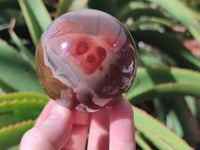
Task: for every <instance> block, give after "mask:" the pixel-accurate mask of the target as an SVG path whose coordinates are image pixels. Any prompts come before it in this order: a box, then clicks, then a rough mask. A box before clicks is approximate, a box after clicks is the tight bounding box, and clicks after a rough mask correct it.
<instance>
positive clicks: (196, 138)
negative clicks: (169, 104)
mask: <svg viewBox="0 0 200 150" xmlns="http://www.w3.org/2000/svg"><path fill="white" fill-rule="evenodd" d="M173 110H174V112H175V113H176V115H177V117H178V118H179V120H180V122H181V126H182V129H183V132H184V138H185V139H186V140H187V141H188V143H189V144H190V145H192V146H193V147H197V146H198V145H197V143H199V142H200V128H199V125H198V122H197V120H196V118H195V117H194V116H193V115H192V112H191V111H190V109H189V108H188V106H187V104H186V103H185V101H184V100H182V99H176V100H175V101H174V102H173Z"/></svg>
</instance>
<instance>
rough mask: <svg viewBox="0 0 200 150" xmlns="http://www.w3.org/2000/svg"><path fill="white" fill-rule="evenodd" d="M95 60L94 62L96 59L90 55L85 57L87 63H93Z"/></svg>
mask: <svg viewBox="0 0 200 150" xmlns="http://www.w3.org/2000/svg"><path fill="white" fill-rule="evenodd" d="M95 60H96V58H95V56H94V55H92V54H90V55H88V56H87V61H88V62H89V63H93V62H95Z"/></svg>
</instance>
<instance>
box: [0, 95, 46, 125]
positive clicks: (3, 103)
mask: <svg viewBox="0 0 200 150" xmlns="http://www.w3.org/2000/svg"><path fill="white" fill-rule="evenodd" d="M48 100H49V98H48V97H47V96H46V95H43V94H36V93H22V92H17V93H11V94H7V95H1V96H0V114H1V117H0V128H2V127H4V126H8V125H10V124H15V123H17V122H20V121H24V120H29V119H36V118H37V116H38V115H39V113H40V112H41V110H42V109H43V107H44V106H45V105H46V103H47V102H48Z"/></svg>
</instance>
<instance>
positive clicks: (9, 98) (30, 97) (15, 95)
mask: <svg viewBox="0 0 200 150" xmlns="http://www.w3.org/2000/svg"><path fill="white" fill-rule="evenodd" d="M16 99H17V100H19V101H21V100H24V99H27V100H33V99H35V100H38V101H39V100H41V99H42V100H44V101H48V100H49V97H48V96H47V95H44V94H39V93H30V92H15V93H9V94H6V95H0V103H1V102H3V101H5V100H6V101H12V100H16Z"/></svg>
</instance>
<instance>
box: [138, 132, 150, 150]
mask: <svg viewBox="0 0 200 150" xmlns="http://www.w3.org/2000/svg"><path fill="white" fill-rule="evenodd" d="M135 141H136V143H137V145H139V146H140V147H141V148H142V150H152V148H151V146H150V145H149V144H147V142H146V141H145V139H144V138H143V137H142V135H140V133H139V131H135Z"/></svg>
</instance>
